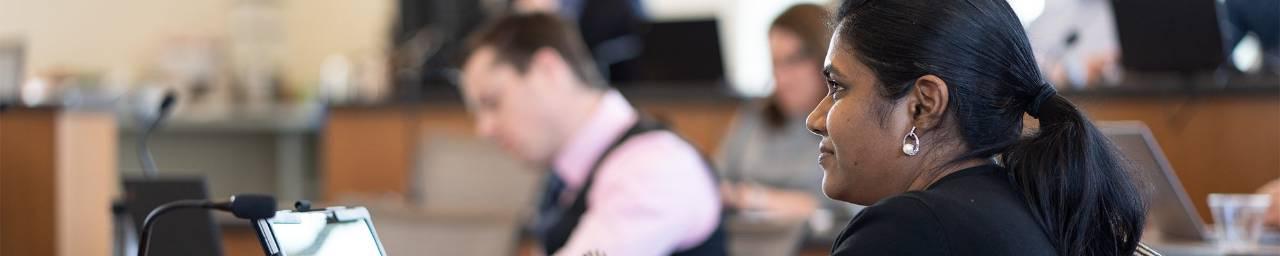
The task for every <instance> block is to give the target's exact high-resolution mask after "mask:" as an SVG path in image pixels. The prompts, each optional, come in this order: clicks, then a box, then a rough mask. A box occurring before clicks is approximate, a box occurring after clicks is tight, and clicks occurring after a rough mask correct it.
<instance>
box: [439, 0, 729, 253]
mask: <svg viewBox="0 0 1280 256" xmlns="http://www.w3.org/2000/svg"><path fill="white" fill-rule="evenodd" d="M470 48H471V49H472V52H471V53H470V55H468V56H467V58H466V63H465V64H464V65H463V74H462V92H463V96H464V97H463V98H464V100H465V101H466V104H467V107H468V109H469V110H470V112H471V113H472V114H473V115H474V117H475V120H476V129H477V132H478V133H479V134H480V135H481V136H483V137H485V138H488V139H490V140H493V141H495V142H497V143H498V144H499V145H500V146H501V147H502V148H503V149H504V150H505V151H507V152H509V153H511V154H514V155H515V156H516V157H517V158H519V159H522V160H524V161H525V162H527V163H529V164H532V165H536V166H539V167H550V168H551V169H552V175H551V176H552V178H551V179H549V181H548V184H547V190H548V193H547V194H546V195H545V198H544V200H543V201H544V204H543V209H542V211H541V213H540V215H541V216H540V218H539V221H538V223H536V224H537V225H536V226H537V228H536V229H537V231H538V233H540V235H541V239H542V245H543V247H544V249H545V250H546V252H547V253H548V254H554V255H574V256H577V255H584V254H587V253H593V252H600V253H603V254H606V255H668V254H672V255H724V254H725V248H724V235H723V231H722V229H721V227H720V226H721V219H720V216H721V214H720V205H721V203H720V201H719V195H718V194H717V188H716V184H717V182H716V181H715V174H714V173H713V172H712V171H711V170H710V169H709V168H708V167H707V164H706V163H705V162H704V161H703V160H702V158H701V157H700V156H699V154H698V152H697V151H696V150H695V149H694V148H693V146H691V145H690V144H688V143H687V142H685V141H684V140H682V139H681V138H680V137H678V136H677V135H676V134H674V133H672V132H670V131H667V130H665V129H662V128H661V127H660V126H657V125H654V124H653V123H652V122H649V121H646V120H645V119H643V118H641V116H640V114H639V113H638V112H637V111H636V109H635V108H633V107H632V106H631V104H630V103H629V102H628V101H627V100H626V99H625V98H623V97H622V95H621V94H619V93H618V92H617V91H615V90H613V89H610V88H609V87H608V86H607V84H606V82H604V79H602V78H601V75H600V74H599V71H597V70H596V65H595V64H594V62H593V61H592V59H591V55H590V54H589V53H588V52H587V50H586V47H585V46H583V43H582V40H581V39H580V38H579V36H578V34H577V33H576V32H574V31H573V30H572V29H570V27H569V25H567V24H566V23H565V22H563V21H561V20H560V19H559V18H557V17H556V16H553V15H550V14H545V13H534V14H522V15H516V16H508V17H503V18H500V19H498V20H497V21H495V22H494V23H493V24H490V25H489V26H488V27H486V28H484V29H482V30H481V31H479V32H478V33H476V34H474V35H473V36H472V37H471V41H470ZM497 189H501V188H497Z"/></svg>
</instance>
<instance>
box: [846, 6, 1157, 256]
mask: <svg viewBox="0 0 1280 256" xmlns="http://www.w3.org/2000/svg"><path fill="white" fill-rule="evenodd" d="M834 23H835V24H836V25H837V27H838V28H839V29H840V30H839V31H837V32H836V33H839V35H840V37H841V38H844V40H842V41H843V42H844V45H841V46H840V47H841V49H842V50H847V51H849V50H851V51H853V52H855V53H857V54H856V56H857V59H858V61H859V62H860V63H862V64H864V65H866V66H867V67H869V68H870V70H871V71H872V73H874V74H875V76H876V77H877V84H879V86H877V87H878V88H880V90H879V92H880V94H881V95H882V96H884V97H886V98H888V99H890V100H899V99H901V98H902V97H903V96H905V95H906V94H907V92H909V91H910V90H911V88H912V87H913V86H914V84H915V83H914V82H915V80H916V79H918V78H920V77H921V76H924V75H935V76H937V77H939V78H941V79H942V80H943V81H946V83H947V85H948V86H947V91H948V93H949V94H950V95H951V97H950V101H949V103H948V105H947V110H946V113H944V118H945V119H946V121H947V122H944V123H951V124H954V125H956V126H957V127H956V128H957V129H955V130H954V131H956V132H959V133H960V134H961V138H962V139H963V143H964V145H966V146H967V149H966V150H965V152H964V153H962V154H961V155H960V156H959V157H958V158H957V159H954V160H953V161H961V160H967V159H982V158H993V157H997V156H999V157H1000V158H1001V160H1002V162H1003V165H1004V166H1005V167H1006V168H1007V169H1008V170H1009V172H1010V176H1011V178H1012V179H1011V180H1012V181H1013V182H1014V183H1015V184H1014V185H1015V186H1016V187H1018V188H1019V190H1020V192H1021V193H1022V197H1023V199H1024V201H1025V202H1026V203H1027V205H1028V207H1029V208H1030V209H1031V212H1032V214H1033V215H1034V216H1036V218H1037V221H1038V222H1039V223H1040V224H1041V226H1042V228H1043V229H1044V230H1045V233H1046V235H1047V236H1049V239H1050V240H1051V241H1053V243H1054V246H1055V248H1056V249H1057V252H1058V254H1059V255H1132V254H1133V252H1134V250H1135V248H1136V247H1137V246H1138V241H1139V239H1140V238H1141V237H1142V228H1143V225H1144V222H1145V218H1146V205H1145V200H1143V199H1142V196H1141V195H1140V194H1139V193H1138V191H1137V189H1136V188H1135V185H1134V184H1133V181H1132V180H1131V179H1130V177H1129V173H1128V171H1127V170H1126V169H1127V168H1126V166H1125V165H1124V164H1122V161H1121V159H1120V157H1119V156H1118V155H1116V150H1115V149H1114V148H1113V147H1112V146H1111V144H1110V142H1108V140H1107V139H1106V137H1105V136H1103V135H1102V133H1101V132H1100V131H1099V130H1098V129H1097V128H1096V127H1095V126H1094V125H1093V123H1091V122H1090V121H1089V120H1088V119H1087V118H1086V116H1085V115H1084V114H1083V113H1082V112H1081V111H1080V110H1079V109H1077V108H1076V106H1075V105H1073V104H1072V103H1071V102H1069V101H1067V99H1065V98H1063V97H1062V96H1059V95H1057V94H1056V93H1054V91H1052V90H1053V87H1052V85H1050V84H1049V83H1047V82H1046V81H1045V79H1044V77H1043V76H1042V75H1041V73H1040V69H1039V67H1037V65H1036V62H1035V57H1034V56H1033V55H1032V52H1031V46H1030V44H1029V43H1028V42H1027V36H1026V33H1025V32H1024V31H1023V29H1022V25H1021V23H1020V22H1019V21H1018V17H1017V16H1015V15H1014V12H1013V9H1012V8H1010V6H1009V4H1008V3H1007V2H1006V1H1005V0H954V1H884V0H849V1H845V2H844V4H842V5H841V7H840V9H839V11H838V14H837V15H836V19H835V21H834ZM1024 113H1031V114H1033V117H1036V118H1038V119H1039V121H1040V128H1039V130H1038V131H1037V132H1036V133H1034V134H1033V135H1030V136H1028V137H1024V136H1023V135H1022V130H1023V126H1022V121H1023V114H1024Z"/></svg>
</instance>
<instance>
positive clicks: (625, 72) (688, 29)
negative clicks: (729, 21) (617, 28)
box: [608, 20, 725, 86]
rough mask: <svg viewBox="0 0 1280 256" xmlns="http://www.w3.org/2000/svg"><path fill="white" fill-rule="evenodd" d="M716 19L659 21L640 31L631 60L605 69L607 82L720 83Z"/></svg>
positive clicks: (630, 83) (626, 84) (720, 63)
mask: <svg viewBox="0 0 1280 256" xmlns="http://www.w3.org/2000/svg"><path fill="white" fill-rule="evenodd" d="M719 31H720V30H719V25H718V23H717V22H716V20H687V21H663V22H653V23H650V24H648V26H647V28H646V29H645V30H644V31H643V32H641V34H640V35H639V37H640V40H639V41H640V44H641V46H640V51H639V53H638V54H637V55H636V56H635V58H634V59H630V60H627V61H623V62H621V63H618V64H615V65H613V66H611V67H610V68H609V71H608V73H609V76H610V77H609V79H610V82H611V83H613V84H614V85H617V86H629V85H635V84H646V85H650V84H678V85H708V86H714V85H719V84H722V83H724V80H725V72H724V60H723V57H722V55H721V50H720V32H719Z"/></svg>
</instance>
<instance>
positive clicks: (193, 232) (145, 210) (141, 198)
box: [124, 177, 222, 256]
mask: <svg viewBox="0 0 1280 256" xmlns="http://www.w3.org/2000/svg"><path fill="white" fill-rule="evenodd" d="M208 198H209V195H208V190H207V189H206V186H205V180H204V178H200V177H164V178H154V179H149V178H127V179H125V181H124V205H125V209H126V210H127V211H128V212H129V215H130V217H132V220H133V224H134V230H142V222H143V220H145V219H146V218H147V214H149V213H151V210H153V209H155V208H156V207H157V206H160V205H161V204H165V203H169V202H173V201H177V200H183V199H199V200H204V199H208ZM151 232H152V233H151V234H152V236H151V242H150V246H149V247H150V249H149V250H150V251H149V252H150V254H151V255H191V256H202V255H207V256H218V255H222V234H221V231H220V230H219V229H218V226H217V225H216V224H215V223H214V221H213V216H212V215H211V214H210V213H209V211H204V210H180V211H175V212H172V213H169V214H167V215H165V216H164V218H162V219H160V220H159V221H158V222H156V224H155V225H154V226H153V227H152V228H151Z"/></svg>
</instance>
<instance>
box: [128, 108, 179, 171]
mask: <svg viewBox="0 0 1280 256" xmlns="http://www.w3.org/2000/svg"><path fill="white" fill-rule="evenodd" d="M156 93H160V94H161V95H158V96H157V95H155V94H156ZM155 97H160V99H159V100H160V102H159V103H157V104H156V107H155V108H154V109H155V110H156V112H154V113H153V112H151V110H152V109H153V108H152V105H151V104H147V103H150V102H151V101H153V100H152V98H155ZM138 98H139V99H138V105H139V106H140V107H139V108H138V109H136V110H137V112H136V113H134V115H136V116H137V119H138V121H139V123H141V125H140V126H139V127H141V128H142V133H141V134H138V161H140V162H141V164H142V176H144V177H147V178H152V179H154V178H156V176H157V175H158V171H156V161H155V160H154V159H152V158H151V149H150V148H149V147H147V141H148V140H149V139H150V138H151V132H152V131H154V130H155V129H156V128H157V127H160V124H161V123H164V119H165V118H167V117H169V110H170V109H172V108H173V105H174V104H175V102H176V101H177V99H176V97H174V95H173V91H171V90H164V91H163V92H161V91H159V90H145V91H142V92H140V94H139V95H138Z"/></svg>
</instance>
